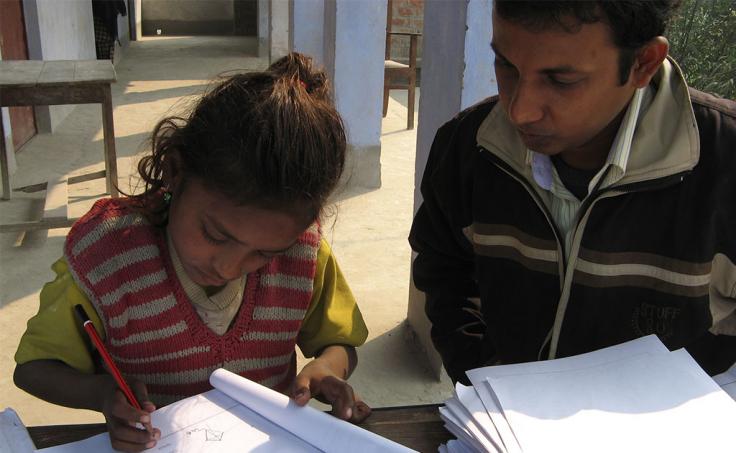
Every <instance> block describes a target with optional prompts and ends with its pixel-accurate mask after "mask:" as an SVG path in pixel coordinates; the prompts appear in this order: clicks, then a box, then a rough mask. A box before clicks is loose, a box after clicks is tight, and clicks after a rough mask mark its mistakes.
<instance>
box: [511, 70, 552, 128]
mask: <svg viewBox="0 0 736 453" xmlns="http://www.w3.org/2000/svg"><path fill="white" fill-rule="evenodd" d="M508 113H509V119H510V120H511V122H512V123H514V125H515V126H517V127H521V126H524V125H526V124H532V123H536V122H538V121H540V120H541V119H542V118H543V117H544V108H543V104H542V99H541V96H539V94H538V93H536V90H534V89H533V87H532V86H531V85H530V84H529V83H528V82H523V81H519V82H518V83H517V84H516V86H515V88H514V91H513V93H512V96H511V99H510V102H509V112H508Z"/></svg>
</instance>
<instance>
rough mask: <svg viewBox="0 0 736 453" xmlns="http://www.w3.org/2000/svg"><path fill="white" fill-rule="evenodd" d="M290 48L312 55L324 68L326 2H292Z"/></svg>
mask: <svg viewBox="0 0 736 453" xmlns="http://www.w3.org/2000/svg"><path fill="white" fill-rule="evenodd" d="M290 2H291V7H290V11H289V29H290V30H291V42H290V43H289V48H290V49H292V50H295V51H296V52H301V53H303V54H306V55H310V56H311V57H312V59H313V60H314V62H315V63H317V65H319V66H324V62H325V59H324V33H323V27H324V23H325V1H324V0H290Z"/></svg>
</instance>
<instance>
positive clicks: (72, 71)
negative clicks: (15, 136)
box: [0, 60, 118, 232]
mask: <svg viewBox="0 0 736 453" xmlns="http://www.w3.org/2000/svg"><path fill="white" fill-rule="evenodd" d="M113 82H115V68H114V67H113V66H112V63H111V62H110V61H109V60H79V61H40V60H8V61H0V107H17V106H30V105H60V104H101V105H102V131H103V136H104V140H103V141H104V146H105V170H102V171H99V172H95V173H91V174H86V175H80V176H76V177H71V178H68V179H60V180H55V181H48V182H45V183H41V184H33V185H30V186H26V187H21V188H17V189H14V190H16V191H24V192H37V191H41V190H46V202H45V207H44V215H43V217H42V218H41V219H40V220H37V221H30V222H18V223H11V224H4V225H0V232H8V231H27V230H38V229H49V228H63V227H67V226H70V225H71V224H72V223H74V221H75V220H76V219H72V218H69V217H68V213H67V204H68V196H67V185H68V184H75V183H78V182H82V181H89V180H91V179H97V178H107V193H109V194H110V196H112V197H117V195H118V191H117V188H116V183H117V162H116V154H115V130H114V127H113V116H112V94H111V90H110V84H111V83H113ZM9 152H10V151H9V150H8V146H7V145H6V143H5V130H4V127H3V124H2V121H0V171H1V172H2V180H3V193H2V198H3V200H10V197H11V184H10V156H9V154H8V153H9Z"/></svg>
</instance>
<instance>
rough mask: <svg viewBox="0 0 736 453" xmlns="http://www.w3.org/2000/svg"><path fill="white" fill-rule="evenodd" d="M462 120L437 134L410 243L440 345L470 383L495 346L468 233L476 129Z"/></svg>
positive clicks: (451, 368)
mask: <svg viewBox="0 0 736 453" xmlns="http://www.w3.org/2000/svg"><path fill="white" fill-rule="evenodd" d="M460 122H461V120H460V119H459V118H456V119H455V120H453V121H451V122H449V123H447V124H445V125H444V126H443V127H442V128H440V130H439V131H438V132H437V134H436V136H435V139H434V142H433V144H432V147H431V150H430V155H429V159H428V161H427V167H426V169H425V172H424V176H423V178H422V184H421V193H422V196H423V198H424V200H423V203H422V205H421V206H420V207H419V210H418V211H417V213H416V216H415V217H414V221H413V224H412V228H411V232H410V235H409V243H410V244H411V247H412V249H413V250H414V251H415V252H416V253H417V255H416V258H415V260H414V263H413V278H414V284H415V286H416V287H417V289H419V290H420V291H423V292H424V293H425V296H426V302H425V312H426V314H427V317H428V318H429V320H430V322H431V323H432V330H431V336H432V341H433V343H434V346H435V348H436V349H437V351H438V352H439V353H440V355H441V356H442V361H443V364H444V366H445V369H446V370H447V373H448V374H449V376H450V378H452V380H453V382H456V381H461V382H463V383H467V382H468V380H467V377H466V376H465V373H464V372H465V371H466V370H468V369H471V368H476V367H478V366H482V365H484V364H486V363H487V362H489V361H490V359H491V357H492V356H493V350H492V348H491V347H490V346H489V345H487V344H485V343H486V342H485V341H484V338H485V335H484V334H485V323H484V322H483V319H482V316H481V315H480V310H479V305H478V303H477V302H475V301H474V300H476V301H477V297H478V288H477V284H476V281H475V277H474V268H475V266H474V254H473V248H472V245H471V243H470V241H469V240H468V238H467V237H466V236H465V233H464V228H465V227H468V226H469V225H470V224H471V223H472V217H471V215H470V205H471V196H472V167H473V160H474V159H475V158H476V157H475V156H476V155H477V149H476V146H475V130H473V129H475V128H462V127H460ZM463 129H469V130H465V131H463Z"/></svg>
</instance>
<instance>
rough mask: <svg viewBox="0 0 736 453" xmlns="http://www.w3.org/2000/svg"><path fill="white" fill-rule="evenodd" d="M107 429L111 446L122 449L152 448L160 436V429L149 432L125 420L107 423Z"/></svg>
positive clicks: (138, 449) (139, 449)
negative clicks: (130, 424)
mask: <svg viewBox="0 0 736 453" xmlns="http://www.w3.org/2000/svg"><path fill="white" fill-rule="evenodd" d="M108 430H109V432H110V443H111V444H112V447H113V448H115V449H116V450H122V451H142V450H145V449H147V448H152V447H153V446H154V445H156V441H158V440H159V439H160V438H161V431H159V430H157V429H156V430H154V431H153V432H152V433H151V432H148V431H146V430H143V429H139V428H136V427H134V426H129V425H128V424H127V421H125V420H115V421H114V422H112V423H108Z"/></svg>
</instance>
